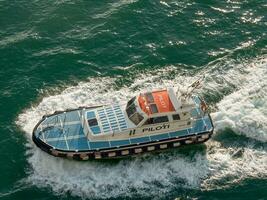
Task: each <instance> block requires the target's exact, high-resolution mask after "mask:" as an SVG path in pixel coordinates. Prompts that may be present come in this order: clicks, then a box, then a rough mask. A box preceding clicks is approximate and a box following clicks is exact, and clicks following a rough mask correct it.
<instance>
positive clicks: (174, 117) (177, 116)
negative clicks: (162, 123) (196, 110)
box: [172, 114, 180, 120]
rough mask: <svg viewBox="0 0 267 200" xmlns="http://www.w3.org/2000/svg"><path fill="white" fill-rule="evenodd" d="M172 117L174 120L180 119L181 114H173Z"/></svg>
mask: <svg viewBox="0 0 267 200" xmlns="http://www.w3.org/2000/svg"><path fill="white" fill-rule="evenodd" d="M172 119H173V120H180V115H179V114H175V115H172Z"/></svg>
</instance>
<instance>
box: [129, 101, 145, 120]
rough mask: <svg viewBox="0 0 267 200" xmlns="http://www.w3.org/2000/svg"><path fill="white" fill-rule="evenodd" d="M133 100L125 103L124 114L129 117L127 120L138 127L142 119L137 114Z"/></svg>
mask: <svg viewBox="0 0 267 200" xmlns="http://www.w3.org/2000/svg"><path fill="white" fill-rule="evenodd" d="M134 100H135V97H134V98H132V99H131V100H130V101H129V102H128V103H127V108H126V113H127V115H128V117H129V119H130V120H131V121H132V122H133V123H134V124H135V125H138V124H139V123H140V122H141V121H142V120H143V119H144V117H143V116H142V115H140V114H139V113H138V112H137V110H136V106H135V103H134Z"/></svg>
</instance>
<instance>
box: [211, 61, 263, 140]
mask: <svg viewBox="0 0 267 200" xmlns="http://www.w3.org/2000/svg"><path fill="white" fill-rule="evenodd" d="M244 70H245V75H240V76H241V78H240V77H235V79H236V78H239V80H241V81H242V82H241V84H240V85H238V89H237V90H236V91H235V92H233V93H231V94H230V95H227V96H225V97H224V98H223V99H222V100H221V101H220V102H219V103H217V107H218V111H217V112H215V113H213V114H212V118H213V120H214V124H215V127H216V129H217V130H222V129H225V128H231V129H233V130H234V131H235V132H236V133H240V134H243V135H245V136H247V137H249V138H254V139H256V140H260V141H263V142H266V141H267V59H265V60H262V61H261V63H258V64H257V65H251V66H250V67H248V68H246V69H244Z"/></svg>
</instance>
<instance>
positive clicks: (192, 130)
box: [32, 87, 214, 160]
mask: <svg viewBox="0 0 267 200" xmlns="http://www.w3.org/2000/svg"><path fill="white" fill-rule="evenodd" d="M194 88H195V87H193V89H194ZM193 89H192V90H191V92H188V93H183V92H180V91H179V90H177V91H176V92H175V90H174V88H166V89H158V90H153V91H147V92H143V93H140V94H138V95H136V96H135V97H133V98H132V99H130V100H129V101H128V102H127V104H120V103H114V104H113V105H101V106H94V107H79V108H77V109H72V110H65V111H56V112H55V113H53V114H51V115H45V116H43V118H42V119H41V120H40V121H39V122H38V124H37V125H36V126H35V128H34V130H33V134H32V139H33V141H34V143H35V144H36V145H37V146H38V147H39V148H41V149H42V150H43V151H46V152H47V153H49V154H51V155H53V156H57V157H66V158H70V159H75V160H89V159H105V158H118V157H125V156H132V155H136V154H140V153H144V152H152V151H156V150H164V149H169V148H175V147H180V146H183V145H190V144H198V143H203V142H205V141H207V140H208V139H209V138H210V137H211V135H212V133H213V129H214V127H213V124H212V120H211V117H210V115H209V113H208V112H207V105H206V103H205V101H204V100H203V99H202V98H200V97H199V96H197V95H193V94H192V91H193Z"/></svg>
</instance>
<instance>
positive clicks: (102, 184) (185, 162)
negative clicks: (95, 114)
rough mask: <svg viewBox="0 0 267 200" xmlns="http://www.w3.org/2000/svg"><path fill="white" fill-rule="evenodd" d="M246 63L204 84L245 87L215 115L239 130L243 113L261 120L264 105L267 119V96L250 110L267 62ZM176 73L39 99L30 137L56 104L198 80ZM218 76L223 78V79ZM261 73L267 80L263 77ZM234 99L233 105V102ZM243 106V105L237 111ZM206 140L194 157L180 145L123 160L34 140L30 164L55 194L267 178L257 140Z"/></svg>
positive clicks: (121, 96)
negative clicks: (72, 153) (64, 151)
mask: <svg viewBox="0 0 267 200" xmlns="http://www.w3.org/2000/svg"><path fill="white" fill-rule="evenodd" d="M241 67H242V66H237V67H236V68H234V67H231V68H229V69H227V70H228V72H229V73H227V72H225V73H221V72H219V73H218V72H217V71H216V70H215V71H213V72H209V73H210V74H209V75H210V76H207V77H206V79H205V83H204V84H205V86H204V88H203V89H202V92H204V93H205V92H207V91H209V92H211V91H212V89H214V92H215V93H216V94H217V93H219V94H220V95H221V94H222V92H221V91H223V90H224V89H225V88H231V91H232V90H233V89H235V90H236V88H239V89H237V90H236V91H235V92H234V93H232V94H230V95H228V96H225V97H224V98H223V99H222V101H221V102H219V103H218V111H217V112H216V113H214V114H213V118H214V121H215V125H216V126H217V127H218V129H219V130H221V129H223V128H225V127H231V128H235V127H237V129H236V130H238V131H240V130H243V129H241V128H239V127H241V125H240V126H239V125H238V124H239V119H242V118H243V119H242V120H241V121H240V122H242V123H243V124H244V125H246V123H247V121H246V120H245V119H247V118H246V117H245V116H246V115H252V116H253V118H256V115H257V114H258V113H257V112H256V111H257V110H258V112H262V115H261V117H260V118H258V120H263V119H265V118H264V116H266V113H265V110H264V109H266V104H265V102H261V101H260V102H261V103H258V104H253V105H255V106H254V109H255V110H254V112H250V111H251V109H252V108H251V106H246V105H247V103H254V101H253V98H256V97H258V96H259V97H262V95H263V94H265V93H266V88H265V89H264V90H263V92H262V90H260V89H257V88H258V87H260V86H265V84H266V83H264V82H266V79H264V78H266V71H265V70H266V65H265V64H257V65H256V67H254V68H252V69H253V70H252V69H250V68H249V67H248V68H246V69H245V72H244V69H242V70H241V69H240V68H241ZM174 73H177V72H176V70H175V68H174V67H169V68H167V69H164V70H158V71H157V72H154V73H153V75H152V74H144V75H141V76H140V77H138V78H135V79H134V81H133V83H132V84H130V86H128V87H121V88H120V89H115V87H116V81H118V78H109V77H106V78H93V79H90V80H89V81H88V82H82V83H80V84H78V85H77V86H72V87H68V88H67V89H65V90H64V91H62V92H60V93H59V94H58V95H53V96H48V97H45V98H43V99H42V101H41V102H40V103H39V104H38V105H36V106H33V107H32V108H30V109H27V110H25V111H24V113H22V114H20V115H19V117H18V121H17V123H18V124H19V125H20V126H21V127H22V129H23V130H24V131H25V132H26V133H28V134H27V135H28V137H29V138H30V135H31V132H32V129H33V127H34V125H35V124H36V123H37V121H38V120H39V119H40V118H41V116H42V115H44V114H48V113H52V112H54V111H55V110H63V109H66V108H74V107H78V106H82V105H87V106H90V105H95V104H102V103H111V102H114V101H118V100H122V101H124V102H125V101H126V100H128V99H129V98H130V97H131V96H133V95H134V94H135V93H137V92H138V91H140V90H144V89H149V88H155V87H158V88H160V87H164V86H172V85H177V84H182V85H188V84H189V83H191V82H192V81H193V80H195V79H196V78H193V77H190V76H184V77H182V76H179V75H176V76H175V78H174V79H172V80H171V79H170V78H167V77H168V76H169V75H173V74H174ZM211 75H212V76H211ZM197 76H199V75H197ZM220 76H222V77H220ZM218 77H220V79H219V80H218V79H217V78H218ZM233 77H234V78H235V79H233ZM256 77H257V78H259V79H260V80H261V81H262V82H261V83H258V82H257V79H256ZM244 80H247V83H246V84H244V85H243V84H242V82H243V81H244ZM262 83H264V84H262ZM252 88H253V89H252ZM259 94H260V95H259ZM248 95H249V97H247V96H248ZM237 97H238V98H237ZM232 98H233V99H234V100H232ZM264 98H266V97H264ZM265 100H266V99H265ZM229 101H230V103H231V104H232V105H228V103H227V102H229ZM235 105H237V106H239V108H238V109H236V106H235ZM256 105H257V106H256ZM241 108H242V109H241ZM226 111H227V112H226ZM264 113H265V114H264ZM234 116H238V118H237V117H236V118H235V117H234ZM253 118H250V120H252V119H253ZM228 121H231V123H228ZM250 125H251V127H253V129H255V132H250V130H249V131H248V132H246V131H247V130H243V131H244V134H246V135H247V136H248V137H252V138H256V137H255V134H256V133H258V134H259V135H261V136H260V137H259V138H256V139H261V140H262V139H264V138H265V135H264V133H266V132H264V131H265V130H266V129H265V126H261V127H258V126H255V124H253V123H252V124H250ZM263 125H264V124H263ZM248 127H249V126H248ZM29 141H30V140H29ZM206 145H207V150H206V151H205V150H199V152H196V150H194V148H191V149H190V148H189V149H188V151H189V154H190V156H189V155H185V154H183V153H179V152H177V151H173V152H172V153H163V154H157V155H150V154H149V155H144V156H141V157H138V158H134V159H130V160H123V161H119V162H116V163H106V162H103V163H102V162H75V161H69V160H66V159H61V158H54V157H52V156H50V155H47V154H46V153H44V152H42V151H41V150H39V149H38V148H37V147H35V145H33V144H32V142H31V143H30V144H29V146H30V147H31V148H30V150H29V163H30V164H31V166H32V169H31V170H30V175H29V179H28V181H29V182H30V183H33V184H35V185H37V186H39V187H47V186H48V187H51V188H52V190H53V191H55V193H59V194H63V193H66V192H69V193H71V194H72V195H74V196H79V197H83V198H111V197H114V198H116V197H133V195H140V196H143V197H149V198H150V197H151V198H152V197H164V195H166V194H167V193H169V192H170V191H172V190H174V189H175V188H177V186H178V187H189V188H201V189H203V190H209V189H215V188H221V187H222V185H225V186H230V185H232V184H235V183H236V182H239V181H242V180H243V179H245V178H247V177H255V178H258V177H266V176H267V165H266V163H267V153H266V149H258V148H254V145H253V144H250V143H248V144H247V145H245V146H241V147H240V146H231V147H224V146H223V145H222V144H221V143H219V142H215V141H213V140H211V141H209V142H208V143H206ZM190 152H192V153H190Z"/></svg>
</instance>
